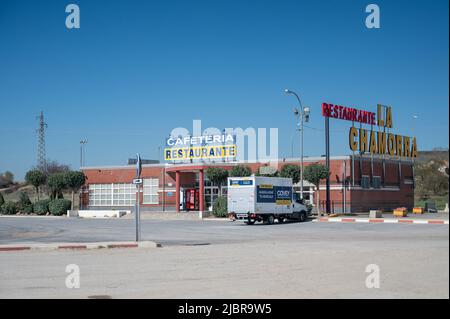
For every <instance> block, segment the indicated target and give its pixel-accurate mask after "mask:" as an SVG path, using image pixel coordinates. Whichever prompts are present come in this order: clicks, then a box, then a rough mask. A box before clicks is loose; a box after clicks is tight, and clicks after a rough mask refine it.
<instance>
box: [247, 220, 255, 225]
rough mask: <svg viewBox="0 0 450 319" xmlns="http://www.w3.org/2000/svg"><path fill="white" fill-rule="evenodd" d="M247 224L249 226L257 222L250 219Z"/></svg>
mask: <svg viewBox="0 0 450 319" xmlns="http://www.w3.org/2000/svg"><path fill="white" fill-rule="evenodd" d="M246 223H247V225H253V224H254V223H255V221H254V220H250V219H249V220H247V221H246Z"/></svg>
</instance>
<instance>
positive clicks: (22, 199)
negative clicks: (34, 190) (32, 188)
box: [17, 192, 33, 214]
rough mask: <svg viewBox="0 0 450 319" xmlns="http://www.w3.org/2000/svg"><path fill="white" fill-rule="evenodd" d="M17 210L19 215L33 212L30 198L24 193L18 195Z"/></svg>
mask: <svg viewBox="0 0 450 319" xmlns="http://www.w3.org/2000/svg"><path fill="white" fill-rule="evenodd" d="M17 209H18V210H19V211H20V212H21V213H26V214H31V213H32V212H33V204H32V203H31V200H30V197H28V194H27V193H25V192H20V193H19V201H18V202H17Z"/></svg>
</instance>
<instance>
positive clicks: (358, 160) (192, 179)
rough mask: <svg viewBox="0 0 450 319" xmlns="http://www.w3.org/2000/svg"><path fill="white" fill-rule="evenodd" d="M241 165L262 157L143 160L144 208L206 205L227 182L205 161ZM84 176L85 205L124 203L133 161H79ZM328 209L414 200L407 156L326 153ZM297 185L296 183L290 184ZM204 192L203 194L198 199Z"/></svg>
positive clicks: (130, 198) (131, 196) (132, 196)
mask: <svg viewBox="0 0 450 319" xmlns="http://www.w3.org/2000/svg"><path fill="white" fill-rule="evenodd" d="M312 163H321V164H325V158H324V157H315V158H313V157H306V158H305V159H304V165H305V166H307V165H310V164H312ZM239 164H242V165H246V166H248V167H250V168H251V169H252V171H253V173H258V171H259V168H260V167H261V166H267V164H261V163H248V162H246V163H237V162H215V163H214V162H210V163H189V164H148V165H143V166H142V174H141V177H142V178H143V187H142V189H143V191H142V193H141V194H140V196H141V198H140V202H141V210H143V211H167V212H169V211H187V210H193V211H208V210H210V209H211V206H212V204H213V202H214V200H215V199H216V198H217V197H218V196H220V193H221V194H222V195H223V196H225V195H226V193H227V186H226V185H223V186H222V187H220V188H219V187H218V186H217V185H212V184H211V182H210V181H209V180H208V179H207V177H206V176H205V171H206V169H207V168H208V167H211V166H216V167H223V168H225V169H230V168H232V167H233V166H235V165H239ZM286 164H297V165H299V164H300V159H282V160H280V161H279V162H278V163H277V167H278V170H280V169H281V168H282V167H283V165H286ZM82 171H83V172H84V173H85V175H86V177H87V182H86V185H85V186H84V187H83V189H82V194H81V197H82V201H81V202H82V206H83V208H84V209H86V208H87V209H129V210H133V207H134V205H135V202H136V186H135V185H134V184H132V180H133V178H134V177H135V166H132V165H125V166H102V167H84V168H82ZM330 172H331V176H330V195H331V211H332V212H342V211H343V210H344V207H345V211H346V212H367V211H369V210H370V209H381V210H384V211H388V210H392V209H394V208H397V207H406V208H408V209H412V207H413V206H414V176H413V174H414V172H413V164H412V161H411V160H407V159H404V160H402V159H398V158H386V157H385V158H384V159H383V158H381V157H375V156H374V157H371V156H361V155H355V156H353V155H349V156H335V157H331V158H330ZM294 188H295V191H296V192H299V191H300V185H299V184H296V185H294ZM319 191H320V200H321V204H320V205H321V206H322V210H324V206H325V202H324V200H325V198H326V195H325V181H323V183H322V184H321V185H320V189H319ZM316 192H317V190H315V189H314V186H312V185H310V184H309V183H307V182H306V181H305V182H304V198H305V199H306V200H307V201H308V200H309V201H310V202H311V203H313V204H314V203H315V197H314V196H316ZM201 198H203V200H200V199H201Z"/></svg>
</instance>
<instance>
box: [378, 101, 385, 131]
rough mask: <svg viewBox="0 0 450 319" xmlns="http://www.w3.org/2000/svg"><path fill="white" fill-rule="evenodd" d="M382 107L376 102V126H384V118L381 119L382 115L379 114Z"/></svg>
mask: <svg viewBox="0 0 450 319" xmlns="http://www.w3.org/2000/svg"><path fill="white" fill-rule="evenodd" d="M382 109H383V106H382V105H381V104H378V112H377V114H378V126H384V120H383V116H382V114H381V112H382Z"/></svg>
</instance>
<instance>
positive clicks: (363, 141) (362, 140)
mask: <svg viewBox="0 0 450 319" xmlns="http://www.w3.org/2000/svg"><path fill="white" fill-rule="evenodd" d="M367 146H368V145H367V130H365V129H362V128H361V129H359V151H360V152H361V153H364V152H367Z"/></svg>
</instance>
